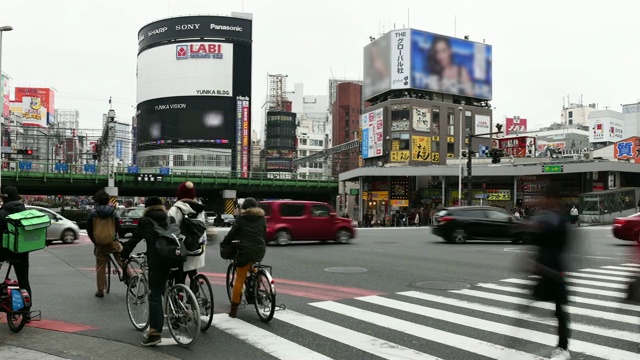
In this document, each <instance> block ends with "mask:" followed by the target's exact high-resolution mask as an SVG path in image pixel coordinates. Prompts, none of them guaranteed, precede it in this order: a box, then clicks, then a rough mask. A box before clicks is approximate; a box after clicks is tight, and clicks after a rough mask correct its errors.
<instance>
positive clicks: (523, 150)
mask: <svg viewBox="0 0 640 360" xmlns="http://www.w3.org/2000/svg"><path fill="white" fill-rule="evenodd" d="M500 149H502V150H503V151H504V153H505V155H507V156H513V157H527V156H533V154H534V153H535V149H536V138H534V137H528V136H519V137H512V138H506V139H500Z"/></svg>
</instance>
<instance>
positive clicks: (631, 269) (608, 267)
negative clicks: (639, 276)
mask: <svg viewBox="0 0 640 360" xmlns="http://www.w3.org/2000/svg"><path fill="white" fill-rule="evenodd" d="M602 268H603V269H611V270H623V271H638V272H640V268H631V267H623V266H603V267H602Z"/></svg>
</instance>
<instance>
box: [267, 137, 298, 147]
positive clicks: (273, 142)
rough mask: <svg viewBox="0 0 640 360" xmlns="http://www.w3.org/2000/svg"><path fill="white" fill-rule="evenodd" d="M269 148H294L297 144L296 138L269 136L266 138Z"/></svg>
mask: <svg viewBox="0 0 640 360" xmlns="http://www.w3.org/2000/svg"><path fill="white" fill-rule="evenodd" d="M265 145H266V147H267V148H294V147H295V145H296V141H295V138H269V137H267V140H266V144H265Z"/></svg>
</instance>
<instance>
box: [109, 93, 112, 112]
mask: <svg viewBox="0 0 640 360" xmlns="http://www.w3.org/2000/svg"><path fill="white" fill-rule="evenodd" d="M109 110H113V105H112V104H111V96H109Z"/></svg>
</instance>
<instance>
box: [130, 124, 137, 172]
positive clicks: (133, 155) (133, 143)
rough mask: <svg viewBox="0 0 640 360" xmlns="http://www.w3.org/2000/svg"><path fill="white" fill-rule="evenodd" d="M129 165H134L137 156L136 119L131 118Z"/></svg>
mask: <svg viewBox="0 0 640 360" xmlns="http://www.w3.org/2000/svg"><path fill="white" fill-rule="evenodd" d="M131 135H132V138H131V139H132V141H131V163H132V164H134V165H135V164H136V160H137V159H136V157H137V155H138V119H137V118H136V117H135V116H133V117H131Z"/></svg>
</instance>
